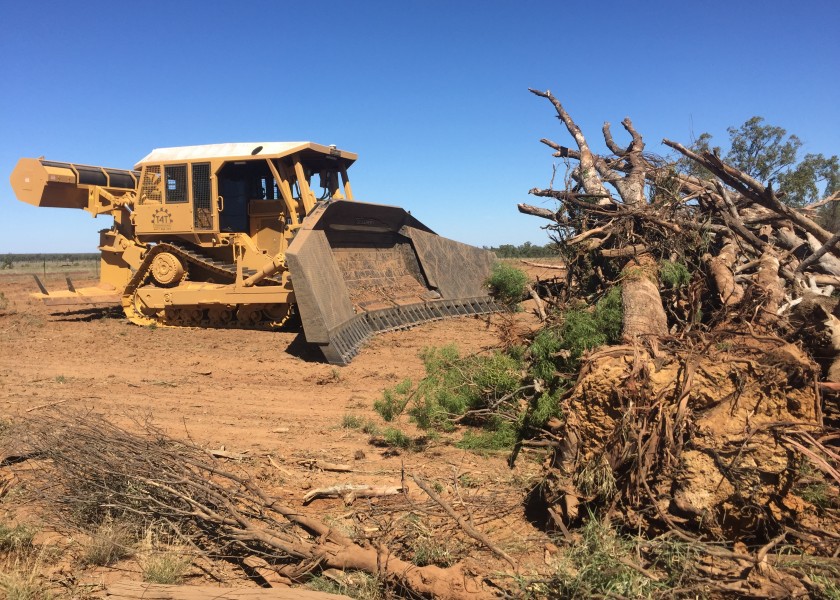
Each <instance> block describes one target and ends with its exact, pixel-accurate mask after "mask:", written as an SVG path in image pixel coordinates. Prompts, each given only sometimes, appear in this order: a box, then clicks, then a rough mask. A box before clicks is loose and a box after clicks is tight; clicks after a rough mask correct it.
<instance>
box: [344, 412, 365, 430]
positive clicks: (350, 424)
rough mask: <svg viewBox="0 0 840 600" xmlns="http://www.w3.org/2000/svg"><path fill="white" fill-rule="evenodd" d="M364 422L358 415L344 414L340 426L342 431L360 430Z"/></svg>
mask: <svg viewBox="0 0 840 600" xmlns="http://www.w3.org/2000/svg"><path fill="white" fill-rule="evenodd" d="M363 424H364V420H363V419H362V417H360V416H359V415H351V414H349V413H348V414H346V415H344V416H343V417H342V419H341V426H342V427H343V428H344V429H361V428H362V425H363Z"/></svg>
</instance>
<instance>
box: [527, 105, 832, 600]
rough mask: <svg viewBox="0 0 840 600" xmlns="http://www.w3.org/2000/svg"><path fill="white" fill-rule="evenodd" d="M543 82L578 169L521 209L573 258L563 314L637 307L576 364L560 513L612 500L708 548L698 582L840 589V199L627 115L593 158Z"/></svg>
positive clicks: (746, 588) (657, 528)
mask: <svg viewBox="0 0 840 600" xmlns="http://www.w3.org/2000/svg"><path fill="white" fill-rule="evenodd" d="M531 91H532V93H534V94H536V95H537V96H540V97H542V98H545V99H547V100H548V101H550V102H551V104H552V105H553V107H554V109H555V111H556V114H557V117H558V119H559V120H560V121H561V122H562V123H563V125H564V126H565V128H566V130H567V131H568V133H569V134H570V135H571V137H572V139H573V140H574V143H575V147H572V148H569V147H564V146H562V145H560V144H557V143H555V142H553V141H551V140H548V139H543V140H541V141H542V142H543V143H544V144H546V145H547V146H549V147H550V148H552V149H553V150H554V154H553V155H554V156H555V157H557V158H560V159H563V160H564V161H565V164H566V165H567V169H566V173H565V177H564V181H563V186H562V187H559V188H555V187H554V186H553V185H552V187H550V188H548V189H537V188H535V189H532V190H531V191H530V193H531V194H533V195H534V196H537V197H540V198H549V199H553V200H556V201H557V205H556V206H555V207H553V208H551V209H548V208H544V207H537V206H531V205H527V204H520V205H519V210H520V211H521V212H523V213H527V214H531V215H535V216H538V217H542V218H545V219H547V220H548V221H549V222H550V223H549V224H548V225H547V226H546V229H547V230H548V233H549V236H550V237H551V238H552V239H553V241H554V242H556V244H557V248H558V251H559V253H560V254H561V255H562V257H563V259H564V263H565V267H566V276H565V285H564V286H563V287H562V289H561V291H560V293H559V294H557V293H555V294H552V295H551V297H550V298H549V300H550V302H551V303H552V304H553V306H554V309H555V310H554V312H553V315H554V316H553V318H550V319H549V323H548V325H547V328H548V329H549V330H551V329H552V328H553V329H555V330H558V331H559V330H560V328H561V327H562V324H563V320H564V315H565V314H568V311H569V308H570V307H575V306H580V305H584V306H586V305H588V306H595V305H596V303H597V302H598V300H599V299H601V298H604V297H607V296H608V294H610V293H613V294H615V293H616V290H620V295H621V307H622V309H623V320H622V326H621V339H620V340H616V341H617V342H618V343H617V344H615V345H613V346H606V347H601V348H600V349H595V350H593V351H592V352H590V353H589V354H587V355H584V356H583V358H582V360H581V362H580V364H579V370H578V371H577V373H571V374H569V373H567V374H566V377H567V381H568V391H566V392H565V394H564V395H563V396H562V398H561V407H562V414H563V418H562V419H559V420H556V421H555V426H554V427H553V428H551V433H550V436H551V437H552V438H553V439H554V440H556V443H557V448H556V451H555V453H554V455H553V456H552V459H551V462H550V465H549V469H550V476H549V478H548V480H547V483H546V484H545V485H544V486H543V487H542V495H543V497H544V499H545V500H546V501H547V506H548V514H549V515H550V520H551V521H552V525H553V526H555V527H557V528H558V529H559V530H561V531H562V532H563V533H564V535H565V536H566V537H567V538H568V539H569V540H570V541H572V540H573V539H574V530H575V528H576V527H579V526H581V524H582V523H584V522H585V521H586V520H588V519H591V518H593V517H596V516H597V518H601V519H606V520H608V521H612V522H614V523H617V524H619V525H620V526H621V527H624V528H626V529H628V530H633V531H639V532H644V533H645V535H646V536H648V537H649V538H651V539H653V538H657V536H663V535H670V536H674V537H675V538H676V539H680V540H682V541H684V542H686V543H689V544H694V545H695V546H696V547H702V548H703V549H704V551H703V553H701V557H700V559H699V560H698V561H697V564H696V565H694V566H692V569H695V570H694V573H695V575H696V577H695V581H700V580H706V582H707V585H710V586H711V589H713V590H715V591H717V592H723V593H732V594H736V595H746V596H750V595H754V596H788V595H794V596H796V595H806V594H808V593H819V592H820V590H822V589H824V588H823V587H820V584H819V583H818V582H819V581H821V580H820V577H823V576H826V577H829V578H834V579H833V581H834V583H832V584H831V585H835V586H836V585H837V581H838V580H837V577H838V575H840V561H838V559H837V552H836V549H837V548H838V547H840V502H838V492H837V490H838V486H840V452H838V441H840V432H838V431H837V430H836V429H832V428H830V427H829V426H828V425H832V424H833V425H835V426H836V424H837V420H836V418H837V414H836V412H835V413H833V414H832V413H831V411H832V410H834V411H836V406H837V405H836V400H834V399H833V398H832V394H835V393H836V391H837V389H838V388H840V359H838V357H840V335H839V334H840V320H838V316H840V308H838V300H837V298H836V297H834V294H833V292H834V289H835V286H839V285H840V247H838V241H840V233H836V234H832V232H831V231H828V230H826V229H825V228H824V227H823V226H821V225H820V223H819V222H818V220H817V219H815V218H814V215H815V211H816V210H817V209H819V208H820V207H823V206H826V205H829V204H830V203H833V202H837V201H838V200H840V195H839V194H837V193H834V194H832V195H830V196H829V197H826V198H824V199H823V200H821V201H818V202H813V203H812V204H810V205H808V206H804V207H801V208H794V207H793V206H791V205H790V204H788V203H786V202H785V197H784V193H783V192H780V191H778V190H776V189H774V187H773V185H772V182H761V181H758V180H757V179H755V178H753V177H752V176H750V175H749V174H747V173H745V172H744V171H742V170H740V169H737V168H735V167H733V166H732V165H730V164H727V162H724V160H721V158H720V157H719V156H718V155H717V154H716V153H715V152H714V151H712V150H710V149H708V148H702V147H701V148H696V149H697V151H695V150H692V149H690V148H688V147H686V146H684V145H682V144H680V143H677V142H674V141H671V140H667V139H666V140H664V141H663V143H664V144H665V145H666V146H668V147H670V148H672V149H673V150H676V151H677V152H678V153H679V155H680V159H679V160H677V159H672V160H667V159H664V158H660V157H656V156H654V155H652V154H648V153H646V152H645V144H644V142H643V140H642V136H641V135H640V133H639V132H638V131H636V129H635V128H634V126H633V123H632V122H631V120H630V119H629V118H628V119H625V120H624V121H622V126H623V127H624V129H625V130H626V132H627V133H628V134H629V136H630V142H629V144H627V145H626V146H625V145H621V144H619V143H618V142H617V141H616V140H615V139H614V138H613V134H612V131H611V128H610V125H609V123H605V124H604V126H603V130H602V134H603V139H604V142H605V143H606V146H607V148H608V149H609V152H610V154H609V155H600V154H596V153H595V152H593V150H592V147H591V146H590V143H589V141H588V140H587V138H586V137H585V136H584V133H583V132H582V131H581V129H580V127H578V125H577V124H576V123H575V121H574V120H573V119H572V117H571V116H570V115H569V113H568V112H567V111H566V109H565V107H564V106H563V105H562V104H561V102H560V101H559V100H558V99H557V98H556V97H555V96H553V95H552V94H551V93H550V92H547V91H546V92H542V91H537V90H531ZM835 160H836V159H835ZM686 166H688V168H686ZM556 175H557V172H555V177H556ZM552 181H554V178H552ZM611 290H612V292H611ZM590 310H592V309H590ZM556 356H557V363H558V364H560V363H561V362H562V360H563V356H562V355H561V353H559V352H558V353H557V355H556ZM555 375H556V374H555ZM779 548H785V549H786V551H785V552H777V550H778V549H779ZM791 548H793V549H795V551H794V552H793V554H796V555H797V556H798V555H800V554H805V555H807V556H808V557H809V558H808V561H810V562H808V561H805V562H807V564H808V565H810V566H808V567H803V566H802V565H803V564H805V562H802V561H800V562H799V563H797V562H796V560H794V559H792V558H790V556H791ZM644 566H646V567H648V568H652V564H650V563H649V564H647V565H644ZM654 566H655V565H654Z"/></svg>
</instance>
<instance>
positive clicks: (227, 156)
mask: <svg viewBox="0 0 840 600" xmlns="http://www.w3.org/2000/svg"><path fill="white" fill-rule="evenodd" d="M304 150H309V151H310V152H315V153H319V154H325V155H327V156H333V157H336V158H341V159H343V161H344V163H345V164H346V165H350V164H351V163H353V162H354V161H355V160H356V159H357V158H358V155H357V154H354V153H353V152H347V151H346V150H339V149H338V148H336V147H335V146H323V145H321V144H316V143H314V142H237V143H230V144H205V145H202V146H176V147H173V148H155V149H154V150H152V151H151V152H150V153H149V154H147V155H146V156H145V157H144V158H142V159H141V160H140V161H139V162H138V163H137V164H136V165H134V168H135V169H139V168H140V167H142V166H143V165H146V164H161V163H166V162H173V161H186V162H192V161H197V160H223V161H229V160H254V159H257V158H262V159H265V158H283V157H284V156H288V155H290V154H295V153H297V152H302V151H304Z"/></svg>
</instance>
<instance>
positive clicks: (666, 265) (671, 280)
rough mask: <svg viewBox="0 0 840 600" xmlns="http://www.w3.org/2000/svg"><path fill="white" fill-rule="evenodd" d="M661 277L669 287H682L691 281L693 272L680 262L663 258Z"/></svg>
mask: <svg viewBox="0 0 840 600" xmlns="http://www.w3.org/2000/svg"><path fill="white" fill-rule="evenodd" d="M659 279H660V281H662V283H664V284H665V285H666V286H668V287H669V288H672V289H674V288H681V287H683V286H684V285H687V284H688V282H689V281H691V273H690V272H689V270H688V267H686V266H685V265H684V264H682V263H680V262H671V261H670V260H663V261H661V262H660V263H659Z"/></svg>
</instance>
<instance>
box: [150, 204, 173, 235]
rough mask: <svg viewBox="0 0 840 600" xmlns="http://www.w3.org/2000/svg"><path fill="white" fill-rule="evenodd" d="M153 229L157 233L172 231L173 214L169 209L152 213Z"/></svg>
mask: <svg viewBox="0 0 840 600" xmlns="http://www.w3.org/2000/svg"><path fill="white" fill-rule="evenodd" d="M152 229H154V230H155V231H172V213H171V212H169V209H168V208H159V209H157V210H156V211H155V212H154V213H152Z"/></svg>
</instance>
